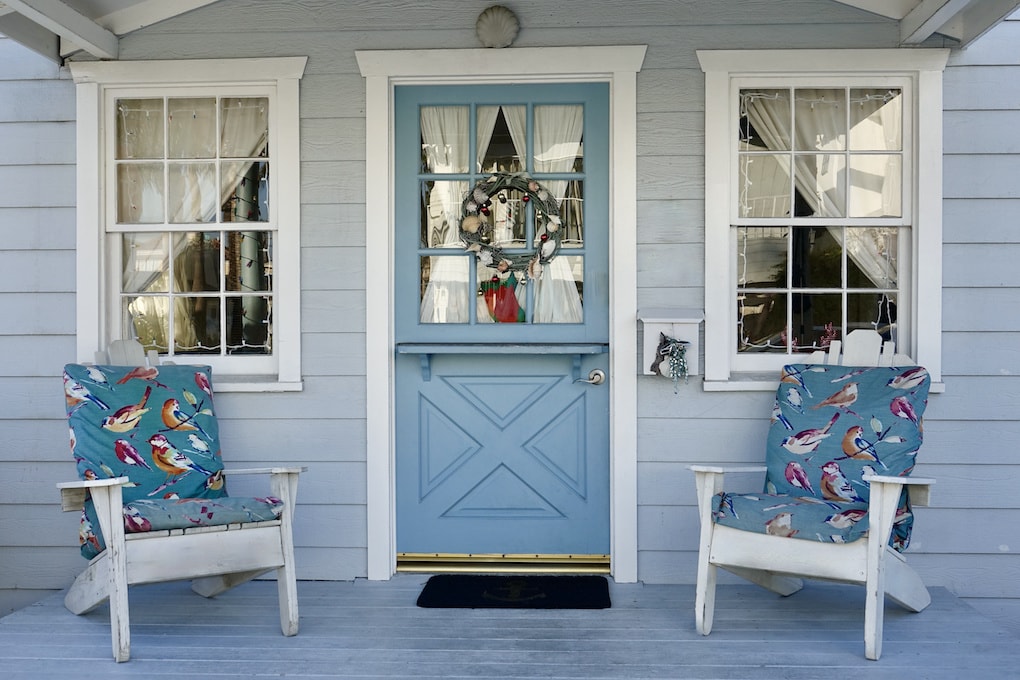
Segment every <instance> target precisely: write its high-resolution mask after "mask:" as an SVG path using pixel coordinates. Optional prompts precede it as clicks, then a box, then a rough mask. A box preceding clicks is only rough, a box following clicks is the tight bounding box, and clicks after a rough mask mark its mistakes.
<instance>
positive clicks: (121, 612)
mask: <svg viewBox="0 0 1020 680" xmlns="http://www.w3.org/2000/svg"><path fill="white" fill-rule="evenodd" d="M91 493H92V501H93V503H95V507H96V515H97V516H98V518H99V526H100V529H101V531H102V533H103V539H104V541H105V542H106V550H105V553H106V560H105V565H106V567H105V571H106V573H105V576H106V592H107V595H108V597H109V600H110V637H111V643H112V646H113V658H114V660H115V661H117V662H118V663H119V662H122V661H127V660H128V659H130V658H131V620H130V613H129V610H128V575H127V542H126V541H125V539H124V510H123V509H124V505H123V502H124V501H123V498H122V496H121V488H120V487H119V486H107V487H95V488H93V489H92V490H91ZM101 572H102V570H100V569H97V570H96V571H95V572H93V573H95V574H100V573H101ZM96 585H97V586H99V584H96ZM69 595H70V593H69ZM65 603H66V598H65Z"/></svg>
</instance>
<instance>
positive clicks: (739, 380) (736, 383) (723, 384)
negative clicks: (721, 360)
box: [702, 373, 946, 394]
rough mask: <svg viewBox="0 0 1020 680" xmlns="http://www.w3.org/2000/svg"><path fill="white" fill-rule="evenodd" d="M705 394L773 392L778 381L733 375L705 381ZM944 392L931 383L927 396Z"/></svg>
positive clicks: (943, 386) (763, 376) (760, 375)
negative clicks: (728, 377)
mask: <svg viewBox="0 0 1020 680" xmlns="http://www.w3.org/2000/svg"><path fill="white" fill-rule="evenodd" d="M703 385H704V387H703V388H702V389H704V391H705V392H775V391H776V389H777V388H778V387H779V381H778V380H777V379H776V378H775V377H770V376H768V375H766V374H763V373H734V374H733V375H731V376H730V379H729V380H705V381H704V383H703ZM945 391H946V384H945V383H944V382H933V383H932V384H931V388H930V389H929V390H928V393H929V394H942V393H943V392H945Z"/></svg>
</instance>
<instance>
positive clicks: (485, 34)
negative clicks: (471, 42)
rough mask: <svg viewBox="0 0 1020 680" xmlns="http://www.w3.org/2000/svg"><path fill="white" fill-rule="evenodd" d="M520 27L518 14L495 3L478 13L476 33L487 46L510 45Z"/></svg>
mask: <svg viewBox="0 0 1020 680" xmlns="http://www.w3.org/2000/svg"><path fill="white" fill-rule="evenodd" d="M520 28H521V25H520V23H519V22H518V21H517V15H515V14H514V13H513V12H511V11H510V10H509V9H507V8H506V7H503V6H502V5H493V6H492V7H489V8H488V9H485V10H482V13H481V14H479V15H478V21H477V22H476V23H475V34H476V35H477V36H478V40H480V41H481V43H482V45H484V46H485V47H509V46H510V45H511V44H512V43H513V41H514V38H516V37H517V32H518V31H519V30H520Z"/></svg>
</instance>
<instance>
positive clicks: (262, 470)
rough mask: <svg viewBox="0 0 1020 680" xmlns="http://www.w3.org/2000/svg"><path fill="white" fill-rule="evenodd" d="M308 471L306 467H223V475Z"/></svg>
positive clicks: (291, 473) (297, 473) (298, 472)
mask: <svg viewBox="0 0 1020 680" xmlns="http://www.w3.org/2000/svg"><path fill="white" fill-rule="evenodd" d="M302 472H308V468H307V467H268V468H236V469H235V468H224V469H223V474H225V475H281V474H288V475H299V474H301V473H302Z"/></svg>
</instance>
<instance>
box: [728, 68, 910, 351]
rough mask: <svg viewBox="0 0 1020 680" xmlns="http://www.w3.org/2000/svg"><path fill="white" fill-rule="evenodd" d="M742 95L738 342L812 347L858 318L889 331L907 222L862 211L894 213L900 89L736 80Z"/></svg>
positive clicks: (898, 201)
mask: <svg viewBox="0 0 1020 680" xmlns="http://www.w3.org/2000/svg"><path fill="white" fill-rule="evenodd" d="M739 103H740V111H739V116H740V117H739V121H738V137H737V142H738V143H737V147H736V149H737V151H736V155H737V158H736V160H737V169H738V172H737V186H736V187H735V191H734V192H733V195H734V196H735V197H736V198H737V201H736V206H735V207H736V216H737V220H736V221H737V224H734V225H733V229H734V232H735V239H734V240H735V243H736V253H735V257H736V262H735V264H736V281H735V282H736V290H735V292H736V310H737V320H736V323H737V350H738V351H739V352H776V353H795V352H802V351H805V352H806V351H812V350H814V349H820V348H824V347H827V346H828V344H829V343H830V342H831V341H832V340H834V339H839V338H842V337H843V336H844V334H845V333H846V332H848V331H850V330H853V329H854V328H859V327H860V328H874V329H877V330H879V331H880V332H881V333H882V334H883V335H884V336H885V337H886V338H892V337H895V333H896V304H895V300H896V299H897V295H898V285H899V276H898V275H897V270H898V262H897V259H898V257H897V250H898V248H897V244H898V243H899V242H900V241H901V240H902V239H903V238H905V236H904V234H906V231H907V230H908V229H909V227H908V226H906V225H894V226H887V225H888V224H889V222H885V223H883V224H882V225H881V226H877V225H875V224H874V223H869V222H868V221H867V220H870V219H874V218H882V219H886V220H888V219H890V218H899V217H902V216H903V199H902V195H903V193H902V192H903V183H904V180H905V169H904V158H903V153H902V151H903V139H902V137H903V120H902V119H903V110H902V92H901V91H900V90H898V89H887V88H861V87H853V88H850V87H830V88H789V89H787V88H774V89H769V88H754V89H751V88H745V89H742V90H740V91H739ZM824 218H831V219H828V220H827V219H824ZM826 222H828V223H826Z"/></svg>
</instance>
